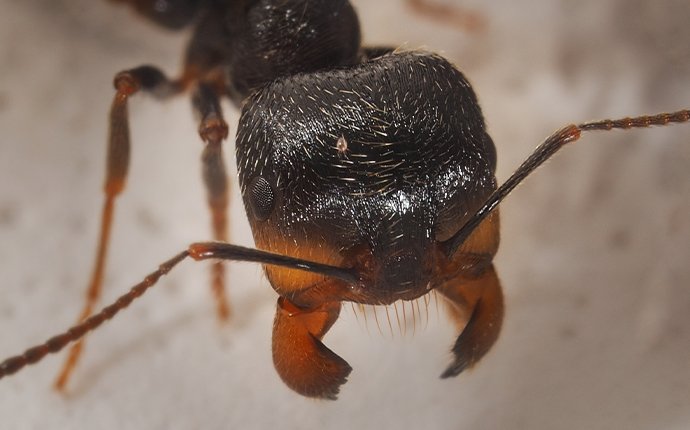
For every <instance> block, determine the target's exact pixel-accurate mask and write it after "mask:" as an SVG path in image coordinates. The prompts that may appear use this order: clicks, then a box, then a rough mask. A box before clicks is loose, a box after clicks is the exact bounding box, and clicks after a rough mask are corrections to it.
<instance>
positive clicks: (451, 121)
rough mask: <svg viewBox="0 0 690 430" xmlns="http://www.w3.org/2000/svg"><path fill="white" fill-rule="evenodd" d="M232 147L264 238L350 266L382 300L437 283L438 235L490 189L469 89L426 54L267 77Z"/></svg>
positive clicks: (259, 240)
mask: <svg viewBox="0 0 690 430" xmlns="http://www.w3.org/2000/svg"><path fill="white" fill-rule="evenodd" d="M236 148H237V160H238V170H239V177H240V186H241V189H242V195H243V199H244V203H245V207H246V210H247V213H248V217H249V220H250V224H251V226H252V230H253V233H254V238H255V241H256V244H257V246H258V247H259V248H262V249H266V250H270V251H272V252H276V253H281V254H287V255H291V256H295V257H299V258H303V259H309V260H312V261H317V262H322V263H325V264H330V265H335V266H340V267H354V268H355V269H356V270H358V271H359V272H360V273H361V274H362V277H363V278H364V279H366V280H367V283H366V284H367V285H368V288H371V289H372V290H375V291H376V293H375V294H372V292H371V291H370V292H368V294H369V297H374V296H375V297H376V300H378V301H379V302H390V301H393V300H397V299H406V298H412V297H418V296H419V295H420V292H421V291H426V290H427V289H428V288H431V287H432V286H431V285H429V280H430V279H431V276H432V274H433V271H434V270H436V267H438V266H439V264H438V263H439V261H437V260H438V258H442V257H439V255H440V254H441V252H440V250H439V249H438V248H439V244H440V243H441V242H442V241H443V240H445V239H447V238H448V237H450V236H451V235H452V234H454V233H455V232H456V231H457V230H458V229H459V228H460V227H461V226H462V223H463V220H464V219H465V218H466V217H467V216H468V215H472V211H473V210H475V209H476V208H477V206H478V205H480V204H481V203H482V201H483V199H484V198H486V196H487V195H488V194H489V193H490V192H491V191H492V190H493V189H494V188H495V179H494V168H495V152H494V148H493V144H492V143H491V139H490V138H489V137H488V135H487V134H486V133H485V131H484V123H483V119H482V116H481V112H480V109H479V106H478V104H477V102H476V99H475V96H474V93H473V92H472V90H471V88H470V86H469V84H468V83H467V81H466V80H465V79H464V77H463V76H462V75H461V74H460V72H458V71H457V70H456V69H455V68H454V67H453V66H451V65H450V64H449V63H448V62H447V61H446V60H443V59H442V58H440V57H437V56H433V55H428V54H420V53H405V54H395V55H387V56H384V57H381V58H379V59H377V60H374V61H371V62H368V63H363V64H360V65H357V66H355V67H352V68H348V69H342V70H334V71H328V72H321V73H315V74H309V75H306V74H305V75H296V76H293V77H290V78H286V79H283V80H279V81H276V82H274V83H271V84H270V85H269V86H267V87H265V88H263V89H261V90H260V91H258V92H257V93H256V94H254V95H253V96H252V97H250V98H249V99H248V100H247V102H246V104H245V106H244V107H243V110H242V117H241V119H240V125H239V129H238V133H237V146H236ZM446 266H447V265H446ZM272 270H273V269H271V270H268V275H269V280H270V281H271V282H272V284H273V286H274V288H276V289H279V290H280V289H281V288H282V289H285V287H284V286H280V285H276V283H281V282H288V283H289V282H290V281H289V280H286V279H287V278H286V277H283V278H285V279H282V278H281V280H279V279H278V278H279V277H280V276H278V275H276V274H275V273H273V274H272V273H271V272H272ZM275 270H277V271H279V270H284V269H275ZM311 281H313V282H317V280H316V279H313V280H311ZM295 282H297V281H295ZM299 282H305V280H304V279H301V280H300V281H299Z"/></svg>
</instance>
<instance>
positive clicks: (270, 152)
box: [0, 0, 690, 399]
mask: <svg viewBox="0 0 690 430" xmlns="http://www.w3.org/2000/svg"><path fill="white" fill-rule="evenodd" d="M131 3H132V4H133V5H135V6H136V7H138V8H139V10H140V12H142V13H144V14H145V15H146V14H148V13H150V12H151V13H153V12H155V13H153V14H150V15H147V16H150V17H152V18H153V19H154V20H156V21H157V22H159V23H160V24H162V25H164V26H167V27H170V28H176V27H179V26H183V25H185V24H188V23H189V22H190V21H191V19H192V18H193V17H194V18H195V19H197V20H198V22H197V24H196V25H197V27H196V28H197V29H198V31H197V32H195V35H194V36H193V38H192V42H191V43H190V48H189V50H188V52H187V57H186V58H187V60H186V65H187V66H186V67H185V70H184V71H183V73H182V76H181V77H180V78H178V79H174V80H171V79H168V78H167V77H166V76H165V75H164V74H163V73H162V72H160V71H159V70H158V69H156V68H153V67H150V66H143V67H140V68H136V69H131V70H129V71H126V72H122V73H120V74H118V75H117V76H116V78H115V86H116V91H117V92H116V96H115V99H114V101H113V105H112V110H111V117H110V118H111V119H110V123H111V127H110V143H109V148H110V149H109V156H108V160H109V161H108V173H107V179H106V186H105V193H106V199H105V204H104V210H103V224H102V229H101V239H100V241H99V243H100V245H99V252H98V257H97V263H96V267H95V270H94V276H93V281H92V283H91V288H90V290H91V292H90V293H89V294H88V302H87V304H86V306H85V309H84V311H83V312H82V315H81V316H80V318H79V319H80V321H82V322H81V323H79V324H78V325H76V326H74V327H72V328H71V329H70V330H68V331H67V332H65V333H64V334H61V335H58V336H56V337H54V338H52V339H50V340H49V341H48V342H46V343H45V344H43V345H39V346H37V347H34V348H31V349H29V350H27V351H26V352H25V353H24V354H22V355H19V356H16V357H12V358H10V359H7V360H6V361H4V362H3V363H2V364H0V377H2V376H5V375H9V374H12V373H14V372H16V371H18V370H19V369H21V368H22V367H24V366H25V365H27V364H32V363H34V362H36V361H38V360H40V359H42V358H43V357H44V356H45V355H47V354H48V353H52V352H57V351H59V350H61V349H63V348H64V347H66V346H67V345H68V344H70V343H72V342H75V341H76V342H77V343H76V344H75V345H76V346H75V347H73V349H72V352H71V354H70V356H69V358H68V362H67V364H66V366H65V368H64V370H63V372H62V374H61V376H60V378H59V380H58V386H61V387H62V386H64V384H65V382H66V381H67V378H68V377H69V375H70V373H71V371H72V369H73V368H74V365H75V364H76V360H77V359H78V357H79V351H80V349H79V348H80V346H79V345H81V343H79V342H78V341H79V339H80V338H81V337H82V336H83V335H84V334H85V333H86V332H88V331H90V330H93V329H95V328H97V327H98V326H100V325H101V324H102V323H103V322H104V321H105V320H107V319H110V318H112V317H113V316H114V315H115V314H116V313H118V312H119V311H120V310H122V309H124V308H125V307H127V306H128V305H129V304H130V303H131V302H132V301H133V300H134V299H136V298H137V297H139V296H140V295H141V294H143V293H144V292H145V291H146V290H147V289H148V288H150V287H151V286H152V285H154V284H155V282H156V281H157V280H158V279H159V278H160V277H161V276H162V275H164V274H166V273H168V272H169V271H170V270H171V269H172V268H173V267H174V266H176V265H177V264H178V263H180V262H181V261H182V260H184V259H187V258H193V259H195V260H205V259H220V260H238V261H253V262H259V263H262V264H264V265H265V271H266V275H267V277H268V279H269V282H270V283H271V284H272V286H273V288H274V289H275V290H276V291H277V292H278V294H279V299H278V309H277V313H276V320H275V324H274V341H273V359H274V364H275V366H276V369H277V371H278V373H279V375H280V376H281V377H282V379H283V380H284V381H285V382H286V384H287V385H288V386H289V387H290V388H292V389H294V390H295V391H297V392H299V393H300V394H303V395H305V396H311V397H321V398H329V399H334V398H335V397H336V395H337V394H338V391H339V388H340V386H341V385H342V384H343V383H344V382H345V380H346V378H347V376H348V375H349V373H350V371H351V368H350V367H349V365H348V364H347V363H346V362H345V361H344V360H343V359H342V358H340V357H339V356H337V355H336V354H335V353H334V352H332V351H331V350H330V349H328V348H327V347H326V346H325V345H324V344H323V343H321V339H322V338H323V336H324V335H325V333H326V332H327V331H328V329H330V327H331V326H332V325H333V324H334V323H335V321H336V319H337V318H338V314H339V311H340V306H341V302H343V301H352V302H356V303H363V304H372V305H386V304H390V303H393V302H395V301H398V300H414V299H417V298H419V297H422V296H424V295H426V294H427V293H428V292H429V291H431V290H436V291H438V292H439V293H440V294H441V295H442V296H443V297H444V298H446V299H447V300H448V301H449V303H450V307H451V312H452V314H453V316H454V317H455V318H456V319H457V320H458V321H464V316H465V315H469V319H468V321H467V323H466V324H461V325H462V326H463V327H462V329H461V334H460V335H459V337H458V339H457V341H456V343H455V345H454V347H453V353H454V357H455V359H454V361H453V362H452V363H451V364H450V366H449V367H448V368H447V369H446V370H445V372H444V373H443V375H442V376H443V377H451V376H456V375H457V374H459V373H460V372H462V371H463V370H464V369H466V368H468V367H470V366H472V365H474V364H475V363H476V362H477V361H478V360H480V359H481V358H482V357H483V356H484V355H485V354H486V353H487V352H488V350H489V349H490V348H491V347H492V345H493V344H494V342H495V341H496V339H497V337H498V334H499V332H500V329H501V324H502V318H503V298H502V292H501V287H500V283H499V281H498V277H497V275H496V271H495V270H494V267H493V263H492V261H493V257H494V255H495V253H496V251H497V249H498V242H499V237H498V227H499V221H498V211H497V209H496V208H497V206H498V205H499V203H500V202H501V201H502V200H503V199H504V198H505V197H506V196H507V195H508V194H509V193H510V192H511V191H512V190H513V189H514V188H515V187H516V186H517V185H518V184H519V183H520V182H521V181H522V180H524V179H525V178H526V177H527V176H528V175H529V174H530V173H531V172H532V171H533V170H534V169H536V168H537V167H538V166H539V165H541V164H542V163H543V162H545V161H546V160H547V159H549V158H550V157H551V156H552V155H553V154H554V153H555V152H556V151H557V150H559V149H560V148H561V147H563V146H565V145H566V144H568V143H571V142H574V141H576V140H578V139H579V138H580V135H581V134H582V133H585V132H589V131H597V130H611V129H629V128H640V127H649V126H652V125H666V124H670V123H675V122H687V121H688V120H689V119H690V111H688V110H681V111H678V112H674V113H670V114H659V115H653V116H642V117H636V118H626V119H621V120H613V121H609V120H605V121H595V122H588V123H583V124H580V125H570V126H566V127H564V128H563V129H561V130H559V131H558V132H556V133H555V134H553V135H552V136H551V137H549V138H548V139H547V140H546V141H545V142H544V144H542V145H541V146H540V147H539V148H538V149H537V150H536V151H535V152H534V154H533V155H532V156H530V157H529V158H528V159H527V160H526V161H525V163H523V165H522V166H520V167H519V168H518V170H517V171H516V172H515V173H514V174H513V175H512V176H511V177H510V178H509V179H508V180H507V181H506V182H505V183H504V184H503V185H501V186H498V184H497V182H496V179H495V167H496V153H495V148H494V146H493V142H492V141H491V138H490V137H489V135H488V134H487V133H486V130H485V126H484V121H483V117H482V114H481V110H480V108H479V105H478V103H477V100H476V96H475V95H474V92H473V90H472V89H471V87H470V85H469V83H468V82H467V80H466V79H465V77H464V76H463V75H462V74H461V73H460V72H459V71H458V70H457V69H456V68H455V67H454V66H453V65H451V64H450V63H449V62H448V61H447V60H445V59H443V58H442V57H440V56H437V55H434V54H428V53H423V52H396V51H394V50H393V49H391V48H361V47H360V44H359V28H358V24H357V18H356V15H354V10H353V9H352V7H351V6H350V5H349V3H348V2H347V1H332V2H328V7H329V8H330V9H328V12H329V13H327V14H319V12H320V11H325V10H326V9H321V8H318V7H310V8H309V9H307V8H304V4H303V3H302V2H299V1H296V0H295V1H294V2H284V1H281V2H269V1H266V2H241V1H238V2H228V4H222V3H209V4H208V5H206V4H202V3H196V2H180V3H179V4H177V3H173V2H164V3H166V4H168V5H169V6H170V7H169V8H168V9H166V10H164V11H160V10H157V9H155V8H154V9H152V8H151V6H154V3H153V2H149V1H138V2H131ZM159 3H160V2H156V4H159ZM202 6H204V7H202ZM264 6H266V7H265V8H264ZM299 6H301V8H300V7H299ZM147 7H148V9H147ZM282 7H285V8H286V9H285V10H283V9H280V8H282ZM333 8H335V10H338V11H340V12H339V13H336V14H332V15H331V13H330V12H331V11H332V9H333ZM152 11H153V12H152ZM288 11H290V12H291V13H287V12H288ZM297 11H300V12H301V13H300V14H297ZM261 12H267V13H269V14H270V13H276V15H275V16H265V15H261ZM312 12H314V15H313V16H312V15H311V13H312ZM255 14H256V15H255ZM283 17H287V18H286V19H284V20H283V21H281V20H280V19H282V18H283ZM224 18H229V19H230V22H231V23H232V24H229V27H230V28H231V29H237V32H236V33H232V32H231V34H230V33H228V34H226V33H225V30H227V29H226V28H225V27H222V26H221V24H227V23H226V22H225V21H224V20H223V19H224ZM240 18H243V19H240ZM244 18H247V19H246V20H245V19H244ZM279 18H280V19H279ZM187 19H189V21H187ZM252 19H256V21H255V22H254V21H252ZM312 19H313V21H312ZM329 19H330V20H329ZM233 20H234V21H233ZM302 20H304V21H302ZM324 20H325V21H324ZM324 22H325V23H326V24H327V25H321V24H323V23H324ZM200 23H203V24H200ZM266 23H271V25H266ZM286 23H287V24H290V25H296V27H286V26H285V25H284V24H286ZM286 28H287V29H294V30H296V31H295V32H294V33H290V36H294V37H301V36H303V35H304V33H305V32H302V29H304V28H306V29H307V30H309V31H306V33H311V30H314V33H315V34H318V35H319V37H314V38H313V39H311V40H312V41H316V42H315V43H317V45H316V47H317V48H319V49H316V48H314V47H311V46H310V45H309V44H308V43H306V42H305V44H303V43H299V44H296V46H300V47H306V48H305V49H304V50H303V51H302V50H294V49H293V48H294V46H295V44H294V43H286V44H284V45H281V46H279V47H276V46H274V45H271V46H270V49H266V48H264V47H257V46H259V45H255V44H253V43H248V42H246V41H245V39H244V37H249V36H254V34H253V33H252V32H253V31H255V30H257V31H259V30H260V31H259V33H261V32H267V34H272V33H271V32H272V31H274V32H278V31H279V30H280V33H279V34H278V36H279V38H277V39H272V40H274V41H275V40H281V41H285V40H290V37H289V36H288V34H287V33H285V32H284V30H285V29H286ZM298 30H299V31H298ZM321 31H323V32H325V33H326V34H322V33H320V32H321ZM261 35H262V36H263V34H261ZM329 37H332V40H331V39H330V38H329ZM307 38H308V39H309V36H308V35H307ZM324 40H328V43H323V41H324ZM300 41H301V39H300ZM226 42H227V43H226ZM322 43H323V44H322ZM331 48H332V51H330V50H329V49H331ZM302 54H304V55H302ZM283 55H284V56H283ZM189 89H191V90H192V92H193V104H194V107H195V110H196V112H197V114H198V116H199V118H200V121H199V122H200V127H199V133H200V135H201V137H202V139H203V140H204V142H206V147H205V149H204V153H203V156H202V160H203V166H204V178H205V183H206V186H207V189H208V202H209V206H210V208H211V212H212V224H213V227H214V235H215V238H216V239H217V240H219V241H220V242H209V243H196V244H192V245H191V246H190V247H189V249H187V250H185V251H183V252H181V253H179V254H178V255H176V256H175V257H173V258H172V259H170V260H168V261H167V262H165V263H163V264H162V265H161V266H160V268H159V269H158V270H156V271H154V272H153V273H152V274H151V275H149V276H148V277H147V278H146V279H145V280H144V281H142V282H141V283H140V284H137V285H136V286H135V287H133V288H132V290H131V291H130V292H129V293H127V294H125V295H123V296H122V297H121V298H120V299H118V301H117V302H115V303H114V304H112V305H110V306H107V307H105V308H104V309H103V310H102V311H100V312H98V313H95V314H94V313H93V306H94V304H95V301H96V300H97V298H98V291H100V285H101V283H102V273H103V268H104V261H105V253H106V249H107V244H108V238H109V235H110V223H111V220H112V213H113V206H114V201H115V199H116V197H117V195H118V194H119V193H120V192H121V191H122V190H123V187H124V182H125V179H126V174H127V162H128V153H129V137H128V125H127V124H128V120H127V100H128V98H129V97H130V96H132V95H133V94H134V93H136V92H138V91H145V92H150V93H151V94H153V95H155V96H158V97H161V98H167V97H170V96H172V95H175V94H179V93H181V92H183V91H185V90H189ZM223 96H227V97H229V98H230V99H231V100H232V101H233V102H234V103H235V104H237V105H240V104H241V105H242V116H241V119H240V123H239V126H238V129H237V160H238V161H237V163H238V166H239V179H240V187H241V190H242V197H243V200H244V203H245V207H246V209H247V215H248V217H249V221H250V224H251V226H252V231H253V234H254V238H255V241H256V244H257V247H258V248H259V249H257V250H255V249H247V248H241V247H237V246H234V245H230V244H227V243H223V242H224V241H225V238H226V237H227V231H226V230H227V226H226V224H227V221H226V215H225V212H226V207H227V179H226V173H225V167H224V165H223V161H222V149H221V142H222V141H223V140H224V139H225V138H226V137H227V135H228V127H227V124H225V121H224V120H223V116H222V112H221V109H220V104H219V99H220V98H221V97H223ZM344 150H346V151H344ZM345 152H346V155H347V156H346V157H345V156H344V155H343V154H344V153H345ZM263 250H266V251H263ZM212 270H213V281H212V284H213V289H214V292H215V295H216V297H217V300H218V314H219V316H220V317H221V318H226V317H227V315H228V307H227V304H226V298H225V295H224V287H223V280H222V279H223V269H222V266H221V265H220V264H216V265H214V266H213V269H212Z"/></svg>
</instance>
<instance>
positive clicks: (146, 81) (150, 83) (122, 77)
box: [55, 66, 186, 390]
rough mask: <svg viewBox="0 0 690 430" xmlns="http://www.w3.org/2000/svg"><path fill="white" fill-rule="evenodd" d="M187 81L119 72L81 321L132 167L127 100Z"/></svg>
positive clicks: (94, 295) (162, 93)
mask: <svg viewBox="0 0 690 430" xmlns="http://www.w3.org/2000/svg"><path fill="white" fill-rule="evenodd" d="M185 85H186V81H170V80H168V79H167V78H166V77H165V76H164V75H163V73H161V72H160V71H159V70H158V69H155V68H153V67H150V66H142V67H138V68H136V69H132V70H128V71H125V72H121V73H118V74H117V75H116V76H115V89H116V90H117V92H116V93H115V98H114V100H113V104H112V107H111V109H110V130H109V139H108V154H107V163H106V164H107V167H106V179H105V186H104V192H105V203H104V205H103V213H102V218H101V233H100V237H99V239H98V248H97V252H96V261H95V263H94V267H93V272H92V274H91V279H90V281H89V286H88V289H87V291H86V303H85V304H84V307H83V309H82V311H81V313H80V314H79V318H78V320H77V321H78V322H83V321H85V320H86V319H87V318H89V317H90V316H91V314H92V313H93V310H94V306H95V305H96V303H97V302H98V299H99V298H100V296H101V286H102V283H103V273H104V271H105V262H106V257H107V253H108V244H109V242H110V232H111V226H112V221H113V212H114V209H115V198H116V197H117V196H118V195H119V194H120V193H121V192H122V191H123V190H124V188H125V182H126V180H127V170H128V168H129V152H130V139H129V122H128V119H127V115H128V114H127V100H128V99H129V97H130V96H132V95H133V94H135V93H137V92H138V91H140V90H144V91H147V92H151V93H152V94H154V95H155V96H156V97H159V98H167V97H170V96H173V95H175V94H178V93H179V92H180V91H181V90H183V89H184V86H185ZM82 348H83V341H79V342H77V343H75V344H74V345H73V346H72V348H71V349H70V352H69V355H68V356H67V360H66V361H65V364H64V365H63V367H62V370H61V371H60V373H59V375H58V377H57V379H56V381H55V388H57V389H58V390H62V389H64V387H65V385H66V384H67V381H68V380H69V377H70V375H71V373H72V370H73V369H74V367H75V366H76V365H77V362H78V361H79V357H80V355H81V351H82Z"/></svg>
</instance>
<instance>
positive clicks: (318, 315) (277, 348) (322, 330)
mask: <svg viewBox="0 0 690 430" xmlns="http://www.w3.org/2000/svg"><path fill="white" fill-rule="evenodd" d="M339 314H340V302H327V303H324V304H321V305H318V306H316V307H313V308H302V307H298V306H296V305H295V304H293V303H292V302H290V301H289V300H288V299H286V298H284V297H280V298H279V299H278V308H277V310H276V318H275V321H274V323H273V364H274V366H275V368H276V370H277V371H278V374H279V375H280V377H281V379H282V380H283V382H285V384H286V385H287V386H288V387H290V388H292V389H293V390H295V391H296V392H298V393H300V394H302V395H303V396H307V397H319V398H324V399H329V400H335V399H336V397H337V395H338V392H339V391H340V386H341V385H343V384H344V383H345V382H346V381H347V376H348V375H349V374H350V372H351V371H352V368H351V367H350V365H349V364H347V362H346V361H345V360H343V359H342V358H340V357H339V356H338V355H337V354H335V353H334V352H333V351H331V350H330V349H328V348H327V347H326V346H325V345H324V344H323V343H321V339H322V338H323V336H324V334H326V332H327V331H328V330H329V329H330V328H331V326H332V325H333V323H334V322H335V321H336V319H338V315H339Z"/></svg>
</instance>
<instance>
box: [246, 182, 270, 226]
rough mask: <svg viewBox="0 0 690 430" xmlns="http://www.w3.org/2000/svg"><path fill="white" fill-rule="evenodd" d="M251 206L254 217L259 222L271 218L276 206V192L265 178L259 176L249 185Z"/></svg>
mask: <svg viewBox="0 0 690 430" xmlns="http://www.w3.org/2000/svg"><path fill="white" fill-rule="evenodd" d="M249 204H250V205H251V207H252V212H253V213H254V216H255V217H256V218H257V219H258V220H259V221H264V220H266V219H268V217H269V216H271V212H273V208H274V207H275V204H276V192H275V189H274V188H273V185H271V183H270V182H268V181H267V180H266V179H265V178H264V177H263V176H257V177H255V178H254V179H252V182H251V184H249Z"/></svg>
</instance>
